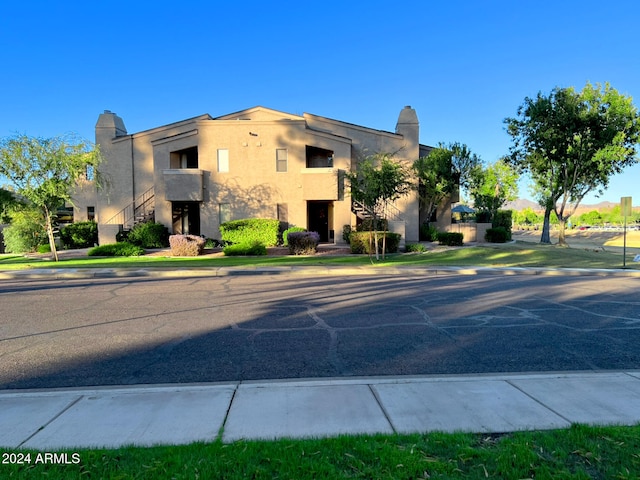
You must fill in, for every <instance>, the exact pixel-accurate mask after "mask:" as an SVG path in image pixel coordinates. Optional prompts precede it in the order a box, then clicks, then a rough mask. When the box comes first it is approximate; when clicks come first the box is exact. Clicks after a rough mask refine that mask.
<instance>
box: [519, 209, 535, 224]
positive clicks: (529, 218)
mask: <svg viewBox="0 0 640 480" xmlns="http://www.w3.org/2000/svg"><path fill="white" fill-rule="evenodd" d="M514 221H515V223H517V224H518V225H535V224H536V223H539V222H540V216H539V215H538V214H537V213H536V212H534V211H533V208H531V207H527V208H524V209H522V210H520V211H519V212H516V214H515V219H514Z"/></svg>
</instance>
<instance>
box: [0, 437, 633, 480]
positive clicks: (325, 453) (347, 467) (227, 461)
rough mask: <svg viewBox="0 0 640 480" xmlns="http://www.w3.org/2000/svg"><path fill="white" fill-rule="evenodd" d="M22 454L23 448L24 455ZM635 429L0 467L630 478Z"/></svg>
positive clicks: (88, 454) (19, 474)
mask: <svg viewBox="0 0 640 480" xmlns="http://www.w3.org/2000/svg"><path fill="white" fill-rule="evenodd" d="M21 452H22V453H27V451H26V450H25V451H21ZM638 452H640V426H633V427H590V426H584V425H574V426H572V427H571V428H569V429H564V430H552V431H537V432H519V433H511V434H503V435H477V434H444V433H429V434H425V435H418V434H416V435H374V436H344V437H338V438H331V439H317V440H290V439H286V440H278V441H240V442H236V443H232V444H223V443H221V442H214V443H206V444H205V443H196V444H191V445H185V446H159V447H151V448H138V447H129V448H121V449H117V450H75V451H68V458H69V459H71V458H72V454H73V453H75V454H77V455H78V457H79V463H77V464H66V465H55V464H51V463H49V464H43V463H35V459H36V458H37V455H38V452H36V451H31V452H30V454H31V463H30V464H28V465H25V464H23V465H15V464H13V465H2V468H1V470H2V473H3V475H2V476H3V478H16V479H27V478H29V479H30V478H36V476H40V475H43V476H46V478H49V479H65V480H66V479H73V478H78V479H82V478H111V479H158V478H172V479H194V478H224V479H246V478H255V479H262V478H264V479H272V478H282V479H296V480H304V479H317V478H328V479H333V478H336V479H338V478H367V479H373V478H375V479H394V480H395V479H420V478H431V479H434V478H456V479H457V478H461V479H466V478H468V479H484V478H501V479H525V478H528V479H532V478H536V479H591V478H596V479H599V478H601V479H631V478H638V477H639V476H640V454H639V453H638Z"/></svg>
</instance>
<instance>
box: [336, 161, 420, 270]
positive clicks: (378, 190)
mask: <svg viewBox="0 0 640 480" xmlns="http://www.w3.org/2000/svg"><path fill="white" fill-rule="evenodd" d="M346 176H347V179H348V181H349V184H350V187H351V196H352V198H353V199H354V200H355V201H357V202H359V203H361V204H362V205H363V206H364V207H365V209H366V211H367V212H368V213H369V214H370V215H371V217H372V223H371V225H372V231H371V234H372V235H371V237H372V241H373V243H375V251H376V259H379V254H378V235H377V232H378V226H379V224H380V220H381V219H386V217H387V213H388V212H387V209H388V207H389V204H390V203H391V202H394V201H395V200H397V199H398V198H400V197H402V196H404V195H406V194H407V193H409V191H410V190H411V187H412V184H411V181H410V178H409V172H408V169H407V168H406V167H405V166H404V165H403V164H401V163H399V162H397V161H395V160H393V155H392V154H390V153H376V154H374V155H370V156H367V157H365V158H363V159H361V160H359V161H358V164H357V167H356V171H354V172H349V173H347V175H346ZM383 223H384V225H385V228H384V229H383V230H384V232H385V235H383V237H382V238H383V240H382V241H383V247H382V257H383V258H384V251H385V241H386V222H383Z"/></svg>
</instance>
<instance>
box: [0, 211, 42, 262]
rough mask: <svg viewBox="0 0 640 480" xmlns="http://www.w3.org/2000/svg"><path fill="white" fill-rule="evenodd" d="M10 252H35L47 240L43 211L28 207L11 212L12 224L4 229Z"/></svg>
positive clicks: (5, 240) (7, 248) (5, 241)
mask: <svg viewBox="0 0 640 480" xmlns="http://www.w3.org/2000/svg"><path fill="white" fill-rule="evenodd" d="M2 235H3V236H4V244H5V246H6V250H7V252H9V253H25V252H35V251H36V249H37V248H38V247H39V246H40V245H42V243H43V242H46V241H47V232H46V231H45V229H44V219H43V218H42V212H41V211H40V210H36V209H34V208H30V207H26V208H22V209H20V210H16V211H13V212H12V213H11V224H10V225H9V226H8V227H6V228H5V229H4V230H3V231H2Z"/></svg>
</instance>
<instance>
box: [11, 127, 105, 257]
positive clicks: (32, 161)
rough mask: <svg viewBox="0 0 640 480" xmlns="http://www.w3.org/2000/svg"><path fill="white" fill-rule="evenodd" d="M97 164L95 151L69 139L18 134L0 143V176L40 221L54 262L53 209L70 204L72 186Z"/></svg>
mask: <svg viewBox="0 0 640 480" xmlns="http://www.w3.org/2000/svg"><path fill="white" fill-rule="evenodd" d="M99 161H100V152H99V150H98V148H97V147H95V146H93V145H91V144H89V143H88V142H85V141H82V140H79V139H76V138H73V137H69V136H67V137H56V138H36V137H29V136H27V135H23V134H18V135H15V136H13V137H7V138H4V139H2V140H0V175H2V176H4V177H6V178H7V180H8V181H9V184H10V185H11V186H12V187H13V188H14V189H15V191H16V193H17V194H19V195H20V196H21V197H22V198H24V199H25V200H26V201H28V202H29V203H30V204H31V206H33V207H36V208H38V209H39V210H40V211H41V212H42V214H43V217H44V222H45V225H44V226H45V229H46V232H47V236H48V238H49V245H50V246H51V252H52V253H53V256H54V258H55V260H56V261H57V260H58V252H57V250H56V246H55V240H54V217H55V212H56V209H57V208H58V207H59V206H61V205H63V204H64V203H65V202H68V201H71V192H72V189H73V187H74V186H75V185H76V183H77V182H78V181H79V180H80V179H82V178H84V177H85V175H86V173H87V169H92V170H95V167H96V166H97V165H98V163H99Z"/></svg>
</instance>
